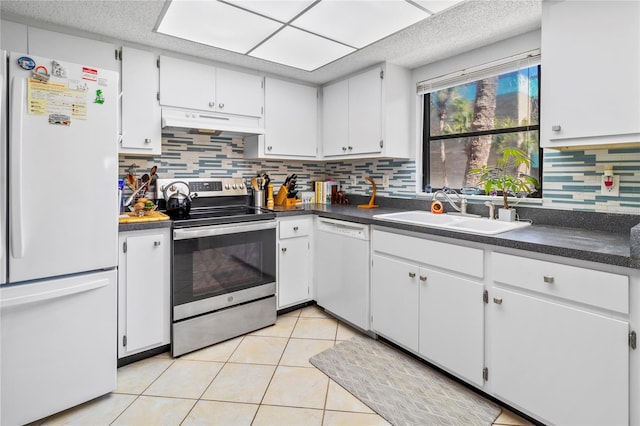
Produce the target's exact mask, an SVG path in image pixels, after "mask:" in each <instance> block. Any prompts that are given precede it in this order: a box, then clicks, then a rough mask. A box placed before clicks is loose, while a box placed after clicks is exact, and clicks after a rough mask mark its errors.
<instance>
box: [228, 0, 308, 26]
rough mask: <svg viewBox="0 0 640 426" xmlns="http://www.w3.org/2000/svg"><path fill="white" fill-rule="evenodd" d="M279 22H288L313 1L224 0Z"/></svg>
mask: <svg viewBox="0 0 640 426" xmlns="http://www.w3.org/2000/svg"><path fill="white" fill-rule="evenodd" d="M224 1H226V2H227V3H231V4H234V5H236V6H238V7H241V8H243V9H247V10H251V11H253V12H256V13H259V14H261V15H264V16H267V17H269V18H273V19H276V20H278V21H280V22H289V21H290V20H292V19H293V18H295V17H296V16H297V15H298V14H299V13H300V12H302V11H303V10H305V9H306V8H307V7H309V6H310V5H311V4H312V3H313V2H314V1H315V0H296V1H292V0H280V1H278V0H262V1H260V0H224Z"/></svg>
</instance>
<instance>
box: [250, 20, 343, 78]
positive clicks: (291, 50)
mask: <svg viewBox="0 0 640 426" xmlns="http://www.w3.org/2000/svg"><path fill="white" fill-rule="evenodd" d="M354 51H355V49H353V48H351V47H348V46H345V45H342V44H339V43H334V42H333V41H331V40H327V39H325V38H322V37H318V36H316V35H313V34H309V33H307V32H304V31H301V30H298V29H296V28H291V27H285V28H284V29H283V30H282V31H279V32H278V33H276V34H275V35H274V36H273V37H271V38H270V39H269V40H267V41H265V42H264V43H263V44H261V45H260V46H258V47H257V48H256V49H255V50H254V51H252V52H251V53H250V54H249V55H250V56H254V57H256V58H260V59H266V60H267V61H272V62H277V63H280V64H284V65H288V66H290V67H294V68H300V69H303V70H306V71H313V70H315V69H316V68H320V67H321V66H323V65H325V64H328V63H329V62H333V61H335V60H336V59H338V58H341V57H343V56H345V55H348V54H349V53H352V52H354Z"/></svg>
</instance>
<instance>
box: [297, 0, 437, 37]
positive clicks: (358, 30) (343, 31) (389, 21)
mask: <svg viewBox="0 0 640 426" xmlns="http://www.w3.org/2000/svg"><path fill="white" fill-rule="evenodd" d="M428 16H429V14H428V13H427V12H425V11H423V10H422V9H420V8H418V7H416V6H414V5H412V4H411V3H408V2H406V1H404V0H384V1H358V0H324V1H322V2H320V3H318V4H316V5H315V6H314V7H312V8H311V9H310V10H309V11H307V12H306V13H305V14H304V15H302V16H300V17H298V18H296V19H295V20H294V21H293V22H292V23H291V25H294V26H296V27H298V28H302V29H305V30H307V31H310V32H313V33H316V34H320V35H323V36H325V37H328V38H330V39H332V40H336V41H339V42H341V43H345V44H348V45H350V46H354V47H356V48H362V47H364V46H367V45H369V44H371V43H373V42H375V41H378V40H380V39H382V38H384V37H387V36H388V35H390V34H393V33H395V32H397V31H400V30H402V29H404V28H406V27H408V26H410V25H413V24H415V23H416V22H418V21H421V20H423V19H425V18H427V17H428Z"/></svg>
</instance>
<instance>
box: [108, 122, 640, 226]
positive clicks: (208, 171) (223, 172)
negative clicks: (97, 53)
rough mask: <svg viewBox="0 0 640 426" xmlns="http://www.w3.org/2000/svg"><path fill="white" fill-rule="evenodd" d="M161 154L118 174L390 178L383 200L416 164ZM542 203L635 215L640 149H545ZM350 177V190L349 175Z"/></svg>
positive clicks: (406, 188) (206, 147)
mask: <svg viewBox="0 0 640 426" xmlns="http://www.w3.org/2000/svg"><path fill="white" fill-rule="evenodd" d="M162 152H163V153H162V155H161V156H155V157H143V156H134V155H120V174H121V176H122V177H124V174H125V173H126V170H127V168H128V167H129V166H130V165H131V164H132V163H135V164H137V165H138V166H139V169H138V170H139V174H142V173H146V172H148V170H149V169H150V168H151V167H152V166H153V165H157V166H158V172H157V173H158V175H159V176H160V177H162V178H173V177H175V178H184V177H242V178H245V179H249V178H250V177H252V176H255V175H256V173H258V172H259V173H268V174H269V176H270V177H271V180H272V182H273V183H274V184H275V185H276V187H277V185H278V184H279V183H282V182H284V179H285V177H286V176H287V175H289V174H292V173H296V174H297V175H298V180H297V181H298V186H299V190H300V191H311V190H312V188H311V182H312V181H315V180H327V179H332V180H334V181H337V182H339V183H340V185H341V186H342V190H343V191H345V192H346V193H348V194H358V195H366V196H368V195H370V193H371V185H370V184H369V182H367V181H365V180H364V177H365V176H371V178H373V179H374V180H375V181H376V182H381V181H382V176H383V175H389V176H390V179H389V187H388V188H381V187H380V186H378V190H377V194H378V196H381V197H398V198H415V197H416V194H415V188H416V184H415V182H416V162H415V161H413V160H393V159H375V160H374V159H369V160H354V161H338V162H335V161H334V162H320V161H298V160H283V161H276V160H247V159H245V158H244V141H243V140H242V139H236V138H234V139H231V138H222V137H214V136H206V135H190V134H186V133H175V134H163V138H162ZM543 164H544V168H543V200H542V205H543V207H545V208H553V209H561V210H579V211H596V212H608V213H625V214H640V148H633V149H620V148H616V149H598V150H584V151H557V150H550V149H549V150H545V152H544V163H543ZM605 165H611V166H613V171H614V174H615V175H618V176H620V196H618V197H611V196H605V195H601V194H600V180H601V177H602V174H603V171H604V167H605ZM350 175H354V176H356V184H355V185H351V184H350V181H349V176H350Z"/></svg>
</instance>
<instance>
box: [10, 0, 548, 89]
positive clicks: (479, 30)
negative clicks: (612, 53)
mask: <svg viewBox="0 0 640 426" xmlns="http://www.w3.org/2000/svg"><path fill="white" fill-rule="evenodd" d="M164 4H165V1H164V0H127V1H120V0H84V1H79V0H66V1H59V0H55V1H50V0H31V1H29V0H18V1H11V0H2V1H0V17H1V18H2V19H7V20H11V21H16V22H21V23H26V24H32V25H34V24H37V23H39V22H43V23H45V24H48V25H49V26H51V25H54V26H60V27H69V28H73V29H75V30H80V31H82V32H89V33H93V34H98V35H100V36H103V37H102V38H103V39H104V37H106V38H109V39H111V38H112V39H114V40H119V41H124V42H130V43H135V44H141V45H146V46H151V47H154V48H157V49H161V50H163V51H165V52H179V53H181V54H186V55H190V56H195V57H199V58H205V59H211V60H213V61H216V62H222V63H227V64H231V65H234V66H238V67H244V68H249V69H254V70H259V71H262V72H265V73H268V74H275V75H280V76H283V77H287V78H291V79H294V80H299V81H305V82H309V83H314V84H323V83H326V82H328V81H331V80H335V79H337V78H339V77H342V76H344V75H347V74H350V73H352V72H355V71H358V70H360V69H363V68H366V67H368V66H371V65H374V64H377V63H380V62H383V61H389V62H392V63H395V64H398V65H401V66H404V67H407V68H410V69H413V68H417V67H420V66H423V65H426V64H429V63H431V62H435V61H438V60H441V59H444V58H447V57H450V56H454V55H458V54H460V53H464V52H467V51H469V50H473V49H476V48H478V47H481V46H485V45H487V44H491V43H495V42H497V41H500V40H504V39H506V38H509V37H513V36H516V35H518V34H523V33H526V32H529V31H533V30H536V29H538V28H540V19H541V4H542V0H467V1H465V2H464V3H461V4H458V5H456V6H454V7H452V8H450V9H447V10H445V11H443V12H441V13H439V14H436V15H433V16H432V17H430V18H428V19H425V20H423V21H421V22H419V23H417V24H415V25H413V26H411V27H409V28H407V29H405V30H403V31H400V32H398V33H396V34H394V35H391V36H389V37H387V38H385V39H383V40H381V41H379V42H376V43H374V44H372V45H370V46H368V47H366V48H364V49H362V50H360V51H358V52H355V53H353V54H351V55H349V56H346V57H344V58H342V59H339V60H337V61H335V62H333V63H331V64H328V65H326V66H324V67H322V68H319V69H317V70H315V71H313V72H307V71H302V70H299V69H295V68H291V67H287V66H284V65H280V64H276V63H273V62H268V61H264V60H261V59H256V58H252V57H248V56H244V55H241V54H237V53H233V52H230V51H226V50H222V49H217V48H214V47H208V46H204V45H201V44H197V43H192V42H188V41H185V40H181V39H177V38H173V37H169V36H166V35H163V34H158V33H155V32H153V28H154V27H155V26H156V23H157V21H158V19H159V17H160V14H161V12H162V10H163V7H164ZM212 25H215V22H213V23H212Z"/></svg>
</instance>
